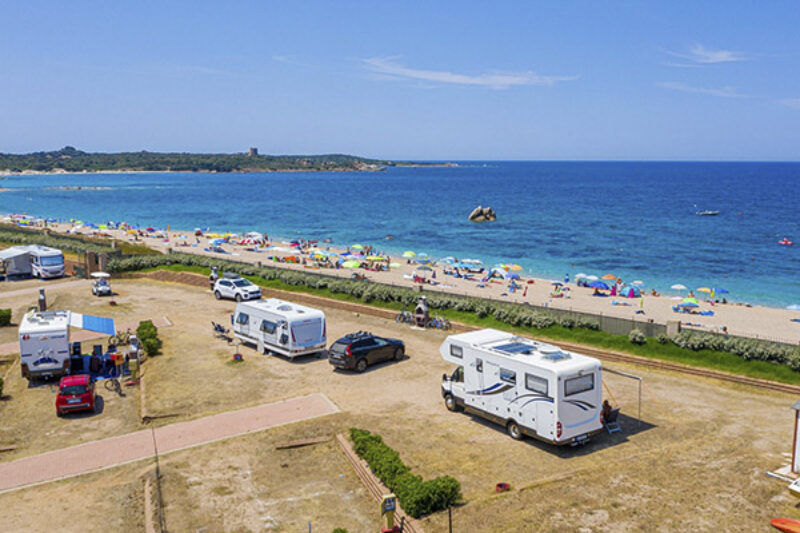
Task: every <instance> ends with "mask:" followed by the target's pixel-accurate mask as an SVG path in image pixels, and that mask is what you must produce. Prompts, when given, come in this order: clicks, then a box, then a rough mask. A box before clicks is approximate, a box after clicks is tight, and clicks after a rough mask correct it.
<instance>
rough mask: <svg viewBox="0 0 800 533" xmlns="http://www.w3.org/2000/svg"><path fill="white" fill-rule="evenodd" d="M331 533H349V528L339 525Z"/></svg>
mask: <svg viewBox="0 0 800 533" xmlns="http://www.w3.org/2000/svg"><path fill="white" fill-rule="evenodd" d="M331 533H347V530H346V529H345V528H343V527H337V528H336V529H334V530H333V531H332V532H331Z"/></svg>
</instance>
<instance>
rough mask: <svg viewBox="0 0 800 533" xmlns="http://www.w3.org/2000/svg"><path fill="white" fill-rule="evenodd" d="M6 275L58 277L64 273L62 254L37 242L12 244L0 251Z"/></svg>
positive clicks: (0, 258)
mask: <svg viewBox="0 0 800 533" xmlns="http://www.w3.org/2000/svg"><path fill="white" fill-rule="evenodd" d="M0 260H2V261H3V265H4V267H5V272H6V275H7V276H12V277H13V276H33V277H35V278H58V277H61V276H63V275H64V254H62V253H61V250H58V249H56V248H48V247H47V246H41V245H39V244H30V245H26V246H12V247H11V248H6V249H5V250H2V251H0Z"/></svg>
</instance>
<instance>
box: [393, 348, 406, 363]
mask: <svg viewBox="0 0 800 533" xmlns="http://www.w3.org/2000/svg"><path fill="white" fill-rule="evenodd" d="M403 354H404V350H403V349H402V348H395V350H394V360H395V361H400V360H401V359H403Z"/></svg>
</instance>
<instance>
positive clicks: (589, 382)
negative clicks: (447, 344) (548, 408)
mask: <svg viewBox="0 0 800 533" xmlns="http://www.w3.org/2000/svg"><path fill="white" fill-rule="evenodd" d="M592 389H594V374H587V375H585V376H578V377H577V378H570V379H568V380H566V381H564V395H565V396H572V395H573V394H580V393H581V392H586V391H590V390H592Z"/></svg>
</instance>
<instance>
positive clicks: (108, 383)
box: [103, 378, 124, 396]
mask: <svg viewBox="0 0 800 533" xmlns="http://www.w3.org/2000/svg"><path fill="white" fill-rule="evenodd" d="M103 381H105V383H103V386H104V387H105V388H106V390H107V391H109V392H116V393H117V394H119V395H120V396H124V394H123V393H122V385H121V384H120V382H119V378H107V379H104V380H103Z"/></svg>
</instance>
